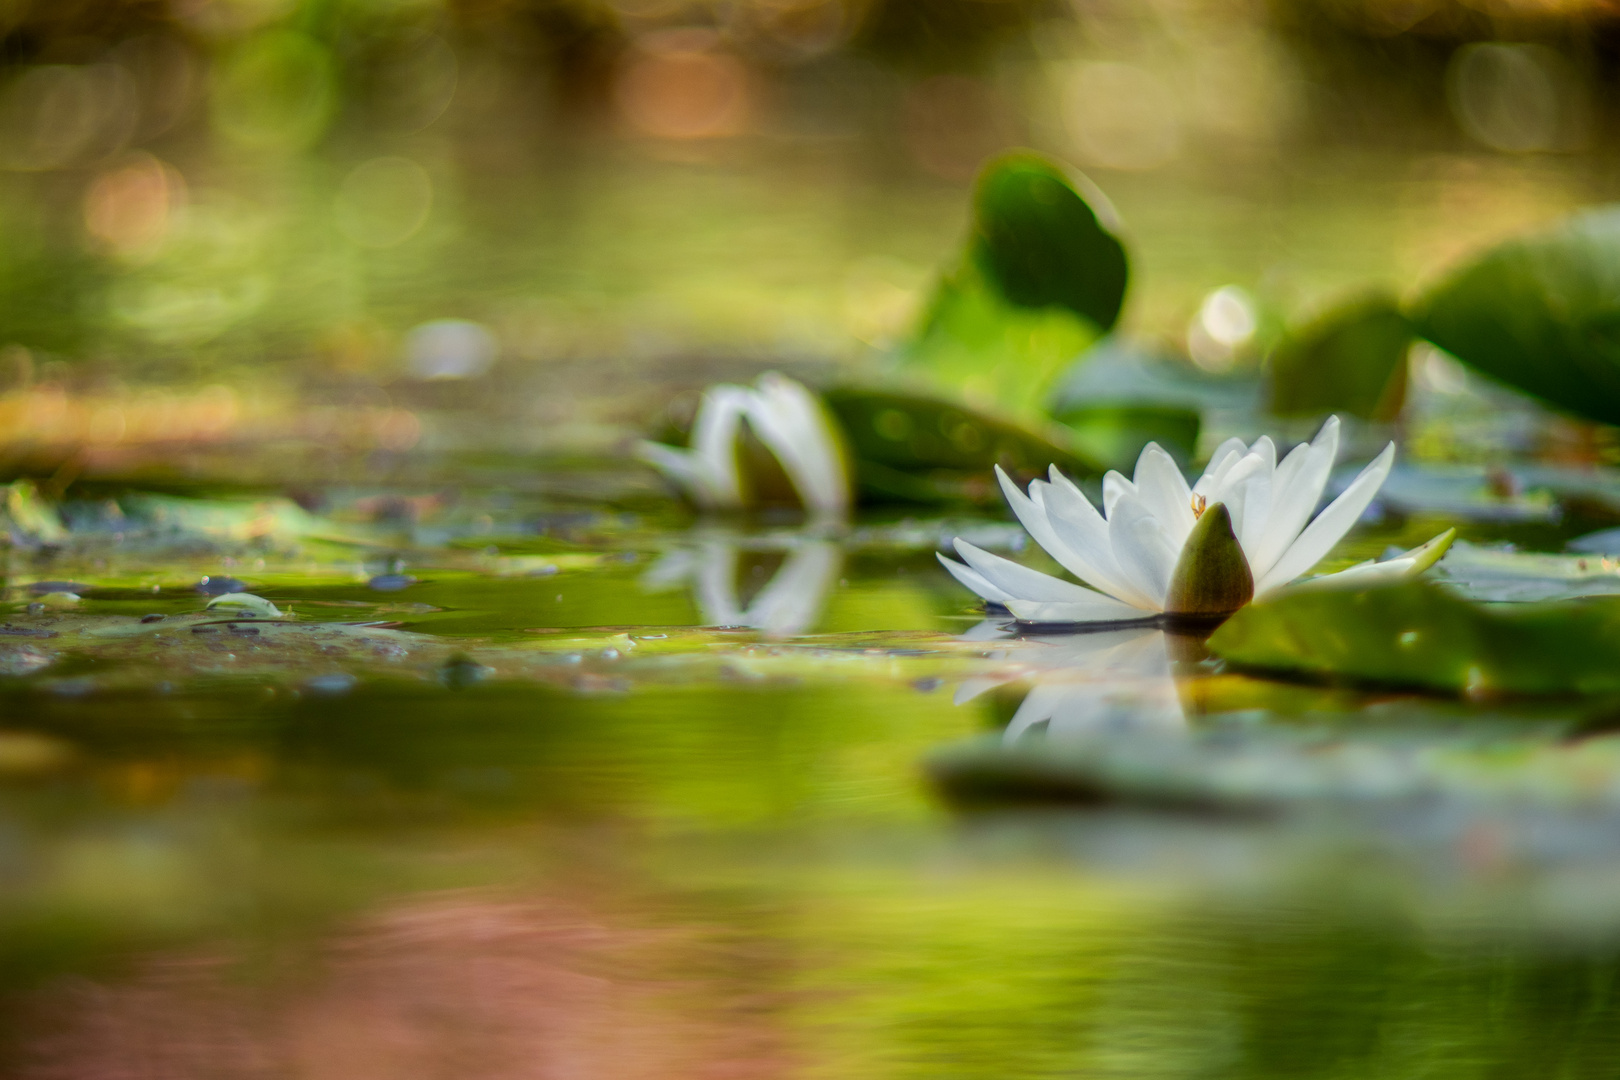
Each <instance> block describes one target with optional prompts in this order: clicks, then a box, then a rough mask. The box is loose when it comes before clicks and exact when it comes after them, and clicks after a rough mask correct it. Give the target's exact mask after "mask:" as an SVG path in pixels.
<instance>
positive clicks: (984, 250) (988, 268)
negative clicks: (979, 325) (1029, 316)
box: [970, 151, 1130, 331]
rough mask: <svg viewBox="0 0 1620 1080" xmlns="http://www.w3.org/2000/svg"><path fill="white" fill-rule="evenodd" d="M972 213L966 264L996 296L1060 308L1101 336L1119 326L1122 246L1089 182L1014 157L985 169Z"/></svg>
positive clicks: (1034, 159) (1045, 161) (1032, 158)
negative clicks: (975, 269)
mask: <svg viewBox="0 0 1620 1080" xmlns="http://www.w3.org/2000/svg"><path fill="white" fill-rule="evenodd" d="M1082 191H1084V192H1086V194H1082ZM1086 195H1089V196H1090V198H1089V201H1088V199H1087V197H1086ZM973 210H974V222H973V240H972V243H971V246H970V253H971V258H972V259H973V261H974V262H975V263H976V264H977V265H978V266H979V267H980V268H981V269H982V270H983V271H984V274H985V277H986V279H987V280H988V281H989V282H990V283H991V284H992V285H993V286H994V287H995V289H996V290H997V291H998V292H999V293H1000V294H1001V296H1002V297H1004V298H1005V299H1006V300H1008V301H1009V302H1011V303H1013V304H1015V305H1017V306H1019V307H1026V308H1045V307H1060V308H1067V309H1068V310H1070V311H1072V312H1074V313H1075V314H1076V315H1079V316H1081V317H1082V318H1085V319H1087V320H1089V321H1090V322H1091V323H1092V324H1094V325H1095V326H1096V327H1097V328H1098V329H1099V330H1101V331H1107V330H1109V329H1110V328H1112V327H1113V325H1114V323H1115V322H1117V321H1118V320H1119V310H1120V307H1121V305H1123V304H1124V302H1125V286H1126V283H1127V281H1128V280H1129V276H1130V272H1129V266H1128V263H1127V260H1126V256H1125V245H1124V244H1122V243H1121V242H1120V240H1119V237H1118V235H1117V232H1118V230H1119V225H1118V222H1117V219H1116V217H1115V215H1114V212H1113V208H1112V207H1110V206H1109V205H1108V203H1107V200H1106V199H1105V198H1104V197H1103V196H1102V193H1101V192H1100V191H1098V190H1097V189H1096V188H1095V187H1094V186H1093V185H1092V184H1091V183H1090V181H1088V180H1086V179H1085V178H1083V177H1080V176H1077V175H1074V174H1071V173H1070V172H1069V171H1067V170H1066V169H1064V168H1063V167H1062V166H1061V165H1059V164H1058V163H1057V162H1055V161H1053V160H1051V159H1050V158H1046V157H1043V156H1041V155H1040V154H1035V153H1031V152H1028V151H1020V152H1016V153H1012V154H1008V155H1006V156H1005V157H1002V158H999V159H997V160H995V161H993V162H991V163H990V164H989V165H987V166H986V167H985V169H984V172H983V173H982V174H980V177H979V185H978V190H977V192H976V194H975V197H974V203H973Z"/></svg>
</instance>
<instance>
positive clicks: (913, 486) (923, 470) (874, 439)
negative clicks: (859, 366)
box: [825, 387, 1097, 502]
mask: <svg viewBox="0 0 1620 1080" xmlns="http://www.w3.org/2000/svg"><path fill="white" fill-rule="evenodd" d="M825 400H826V402H827V406H828V408H830V409H831V410H832V412H833V415H834V416H836V417H837V418H838V421H839V423H840V425H841V426H842V427H843V429H844V432H845V435H846V437H847V438H848V440H849V446H850V448H851V450H852V452H853V456H854V458H855V468H856V476H857V480H858V482H859V484H860V490H861V495H862V497H863V498H867V499H873V500H877V501H894V500H898V501H905V502H941V501H949V500H953V499H963V500H967V501H975V502H978V501H984V500H986V499H991V498H994V497H995V483H994V478H993V477H992V476H991V467H992V466H994V465H1000V466H1001V467H1002V468H1004V469H1006V470H1008V471H1009V472H1011V473H1014V474H1016V475H1031V476H1032V475H1035V474H1037V473H1044V472H1045V471H1046V469H1047V467H1048V466H1049V465H1057V466H1058V467H1059V468H1060V469H1064V470H1066V471H1069V472H1072V473H1077V474H1082V475H1084V474H1091V473H1094V472H1096V471H1097V470H1096V466H1095V465H1093V464H1092V463H1091V462H1088V461H1085V460H1082V459H1081V458H1080V457H1079V456H1077V455H1076V454H1075V453H1074V452H1073V451H1071V450H1067V449H1065V448H1063V447H1062V446H1060V445H1058V444H1057V443H1056V442H1054V441H1053V440H1051V439H1049V438H1047V437H1045V436H1044V435H1042V434H1040V433H1038V432H1035V431H1031V430H1029V429H1028V428H1025V427H1023V426H1021V425H1018V424H1015V423H1012V422H1011V421H1008V420H1002V419H999V418H997V417H993V416H987V415H985V414H984V413H981V412H977V411H975V410H973V409H969V408H967V407H965V406H963V405H959V404H954V403H951V402H947V401H941V400H938V399H936V398H930V397H924V396H922V395H917V394H907V393H902V392H899V391H889V390H867V389H861V388H857V387H841V388H836V389H833V390H829V391H828V392H827V394H826V396H825Z"/></svg>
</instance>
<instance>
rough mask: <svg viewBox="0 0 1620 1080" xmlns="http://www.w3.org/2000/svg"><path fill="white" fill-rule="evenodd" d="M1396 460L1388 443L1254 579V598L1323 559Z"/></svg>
mask: <svg viewBox="0 0 1620 1080" xmlns="http://www.w3.org/2000/svg"><path fill="white" fill-rule="evenodd" d="M1394 463H1395V444H1394V443H1390V444H1389V445H1388V446H1386V447H1384V449H1383V451H1382V452H1381V453H1380V454H1379V455H1378V456H1377V457H1376V458H1374V459H1373V460H1372V462H1371V464H1369V465H1368V466H1367V467H1366V468H1365V469H1362V470H1361V472H1360V474H1359V475H1357V477H1356V478H1355V479H1354V480H1352V481H1351V482H1350V486H1349V487H1347V488H1345V489H1344V493H1343V494H1341V495H1340V496H1339V497H1338V498H1337V499H1334V500H1333V502H1331V503H1330V504H1328V508H1327V509H1326V510H1323V511H1322V512H1321V514H1319V515H1317V518H1316V520H1315V521H1313V522H1311V523H1310V524H1309V525H1307V526H1306V527H1305V531H1304V532H1302V533H1300V535H1299V539H1297V540H1295V541H1294V542H1293V543H1292V544H1291V545H1289V548H1288V550H1287V551H1286V552H1284V553H1283V556H1282V558H1280V559H1278V560H1277V562H1276V564H1275V565H1274V566H1272V567H1271V569H1270V570H1268V571H1267V572H1266V576H1265V577H1264V578H1263V579H1261V580H1260V581H1258V582H1256V584H1255V588H1254V594H1255V597H1256V598H1257V599H1258V598H1259V597H1261V596H1264V595H1265V594H1266V593H1268V592H1271V591H1272V590H1273V589H1276V588H1279V587H1280V586H1282V585H1286V584H1287V583H1288V582H1290V581H1292V580H1293V579H1294V578H1297V577H1298V576H1299V575H1301V574H1303V573H1305V572H1306V571H1307V570H1309V569H1310V568H1311V567H1313V566H1315V565H1316V564H1317V563H1319V562H1321V561H1322V558H1323V556H1325V555H1326V554H1327V553H1328V552H1329V551H1331V550H1333V545H1334V544H1337V543H1338V542H1339V541H1340V540H1341V539H1343V538H1344V534H1345V533H1347V532H1349V531H1350V529H1351V527H1352V526H1354V525H1355V523H1356V522H1357V521H1358V520H1360V518H1361V514H1362V511H1364V510H1366V509H1367V506H1368V504H1370V503H1371V502H1372V501H1373V496H1375V495H1377V494H1378V489H1379V488H1380V487H1382V486H1383V484H1384V481H1385V480H1386V479H1387V478H1388V477H1389V470H1390V467H1391V466H1392V465H1394Z"/></svg>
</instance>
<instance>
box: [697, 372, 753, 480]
mask: <svg viewBox="0 0 1620 1080" xmlns="http://www.w3.org/2000/svg"><path fill="white" fill-rule="evenodd" d="M754 407H755V395H754V392H753V391H752V390H750V389H748V388H747V387H744V386H733V385H731V384H730V383H720V384H718V385H716V386H711V387H709V388H708V389H707V390H705V391H703V403H702V404H701V405H699V406H698V411H697V417H696V418H695V419H694V420H693V421H692V437H691V440H690V441H691V446H692V452H693V453H694V454H696V455H697V457H698V458H699V459H700V460H701V461H702V462H703V466H704V472H705V474H706V475H707V477H708V481H707V482H708V485H709V489H710V492H711V494H712V496H713V498H714V499H715V502H714V503H713V505H715V506H741V505H742V478H741V476H740V475H739V474H738V472H737V432H738V429H739V428H740V427H741V425H742V418H743V416H744V415H745V414H746V413H747V412H748V411H749V410H750V409H752V408H754Z"/></svg>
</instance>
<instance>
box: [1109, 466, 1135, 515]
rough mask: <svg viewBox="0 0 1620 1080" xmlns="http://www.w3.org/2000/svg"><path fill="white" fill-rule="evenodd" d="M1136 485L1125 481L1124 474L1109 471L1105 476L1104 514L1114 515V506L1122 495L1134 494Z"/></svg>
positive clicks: (1112, 470)
mask: <svg viewBox="0 0 1620 1080" xmlns="http://www.w3.org/2000/svg"><path fill="white" fill-rule="evenodd" d="M1135 492H1136V485H1135V484H1134V483H1132V482H1131V481H1129V480H1127V479H1125V476H1124V474H1123V473H1120V472H1118V471H1116V470H1114V469H1109V470H1108V471H1107V472H1106V473H1104V474H1103V513H1105V514H1113V512H1114V504H1115V503H1117V502H1119V500H1120V497H1121V496H1122V495H1127V494H1134V493H1135Z"/></svg>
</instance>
